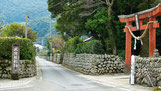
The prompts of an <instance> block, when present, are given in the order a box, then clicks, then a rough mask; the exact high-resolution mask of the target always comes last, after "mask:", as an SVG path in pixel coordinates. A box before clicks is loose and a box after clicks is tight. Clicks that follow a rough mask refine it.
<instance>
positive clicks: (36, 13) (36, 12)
mask: <svg viewBox="0 0 161 91" xmlns="http://www.w3.org/2000/svg"><path fill="white" fill-rule="evenodd" d="M64 1H66V0H63V1H61V2H59V3H57V4H55V5H53V6H52V7H50V8H48V9H51V8H53V7H55V6H57V5H59V4H61V3H62V2H64ZM48 9H44V10H42V11H39V12H36V13H32V14H30V15H36V14H38V13H41V12H44V11H46V10H48Z"/></svg>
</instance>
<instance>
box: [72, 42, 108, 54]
mask: <svg viewBox="0 0 161 91" xmlns="http://www.w3.org/2000/svg"><path fill="white" fill-rule="evenodd" d="M80 53H89V54H104V53H105V51H104V49H103V45H102V43H101V42H100V41H98V40H92V41H89V42H84V43H79V44H77V48H76V50H75V54H80Z"/></svg>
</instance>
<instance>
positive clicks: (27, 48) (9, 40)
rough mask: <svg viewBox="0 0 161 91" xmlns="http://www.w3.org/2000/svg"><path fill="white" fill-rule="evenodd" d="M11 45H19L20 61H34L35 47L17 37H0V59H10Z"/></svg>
mask: <svg viewBox="0 0 161 91" xmlns="http://www.w3.org/2000/svg"><path fill="white" fill-rule="evenodd" d="M12 44H19V45H20V59H21V60H34V59H35V56H36V47H34V46H33V43H32V40H30V39H25V38H19V37H3V38H2V37H0V58H2V59H9V60H10V59H11V58H12Z"/></svg>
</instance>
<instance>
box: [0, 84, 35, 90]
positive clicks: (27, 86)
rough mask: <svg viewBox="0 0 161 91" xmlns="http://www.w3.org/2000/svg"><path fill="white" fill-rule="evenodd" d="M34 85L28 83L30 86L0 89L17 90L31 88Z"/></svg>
mask: <svg viewBox="0 0 161 91" xmlns="http://www.w3.org/2000/svg"><path fill="white" fill-rule="evenodd" d="M32 86H33V85H28V86H21V87H11V88H0V91H4V90H13V89H14V90H15V89H23V88H29V87H32Z"/></svg>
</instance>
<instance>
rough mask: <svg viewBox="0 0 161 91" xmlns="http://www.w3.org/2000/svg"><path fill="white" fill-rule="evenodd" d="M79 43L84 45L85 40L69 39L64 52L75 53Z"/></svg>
mask: <svg viewBox="0 0 161 91" xmlns="http://www.w3.org/2000/svg"><path fill="white" fill-rule="evenodd" d="M79 43H83V40H82V39H80V38H79V37H74V38H71V39H69V40H68V41H67V42H66V44H65V46H64V52H67V53H73V52H74V51H75V50H76V48H77V44H79Z"/></svg>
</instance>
